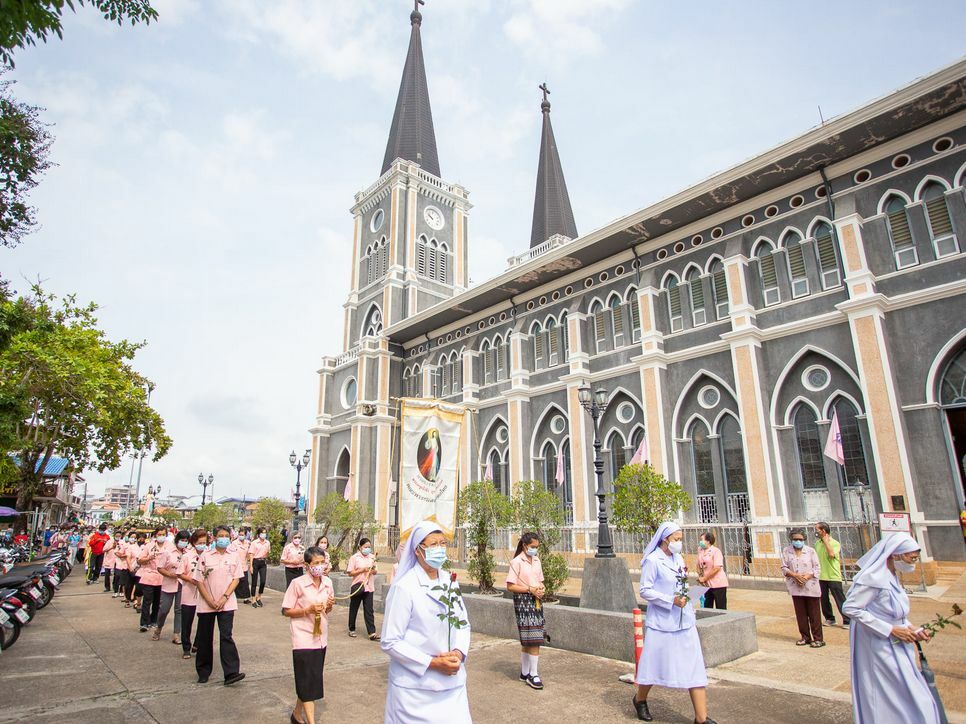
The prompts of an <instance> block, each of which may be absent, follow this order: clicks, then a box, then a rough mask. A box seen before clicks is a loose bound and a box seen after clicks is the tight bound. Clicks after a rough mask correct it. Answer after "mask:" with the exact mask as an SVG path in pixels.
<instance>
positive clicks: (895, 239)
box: [885, 194, 919, 269]
mask: <svg viewBox="0 0 966 724" xmlns="http://www.w3.org/2000/svg"><path fill="white" fill-rule="evenodd" d="M885 212H886V214H887V218H888V224H889V239H890V240H891V241H892V253H893V255H894V256H895V260H896V269H903V268H905V267H907V266H914V265H916V264H918V263H919V252H917V251H916V245H915V244H914V243H913V240H912V229H910V228H909V217H908V216H906V202H905V199H903V198H902V197H901V196H899V195H897V194H893V195H892V196H890V197H889V198H888V199H887V200H886V203H885Z"/></svg>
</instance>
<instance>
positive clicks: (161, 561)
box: [158, 546, 184, 597]
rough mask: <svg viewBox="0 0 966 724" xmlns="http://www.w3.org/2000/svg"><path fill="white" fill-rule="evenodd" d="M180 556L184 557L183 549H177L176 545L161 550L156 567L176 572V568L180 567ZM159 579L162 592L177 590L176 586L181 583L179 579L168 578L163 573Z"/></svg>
mask: <svg viewBox="0 0 966 724" xmlns="http://www.w3.org/2000/svg"><path fill="white" fill-rule="evenodd" d="M182 558H184V551H181V550H179V549H178V547H177V546H175V547H174V548H167V549H165V550H164V551H162V552H161V555H160V556H158V568H166V569H167V570H168V571H170V572H172V573H176V572H177V571H178V569H179V568H181V559H182ZM161 579H162V580H161V592H162V593H177V592H178V586H180V585H181V579H179V578H168V577H167V576H165V575H162V576H161ZM182 597H183V596H182Z"/></svg>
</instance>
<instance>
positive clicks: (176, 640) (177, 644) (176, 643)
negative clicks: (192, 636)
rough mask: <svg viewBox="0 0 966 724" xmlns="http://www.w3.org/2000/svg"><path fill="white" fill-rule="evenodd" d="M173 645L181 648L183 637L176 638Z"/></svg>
mask: <svg viewBox="0 0 966 724" xmlns="http://www.w3.org/2000/svg"><path fill="white" fill-rule="evenodd" d="M171 643H173V644H174V645H175V646H180V645H181V637H180V636H175V637H174V638H173V639H171Z"/></svg>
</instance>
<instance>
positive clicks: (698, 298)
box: [685, 267, 708, 327]
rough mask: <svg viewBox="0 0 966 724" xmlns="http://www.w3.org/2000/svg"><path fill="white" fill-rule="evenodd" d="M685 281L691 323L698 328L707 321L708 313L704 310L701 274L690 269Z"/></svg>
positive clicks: (696, 270)
mask: <svg viewBox="0 0 966 724" xmlns="http://www.w3.org/2000/svg"><path fill="white" fill-rule="evenodd" d="M685 281H686V282H687V283H688V292H689V294H690V297H691V321H692V323H693V324H694V326H695V327H700V326H701V325H702V324H704V323H705V322H707V321H708V312H707V310H706V309H705V308H704V304H705V302H704V280H703V279H702V278H701V272H700V271H699V270H698V269H695V268H693V267H692V268H691V269H690V270H689V271H688V273H687V276H686V277H685Z"/></svg>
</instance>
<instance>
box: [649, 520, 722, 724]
mask: <svg viewBox="0 0 966 724" xmlns="http://www.w3.org/2000/svg"><path fill="white" fill-rule="evenodd" d="M683 537H684V534H683V533H682V532H681V528H680V526H678V525H677V524H676V523H670V522H668V523H662V524H661V527H660V528H658V529H657V532H656V533H655V534H654V537H653V538H651V542H650V543H648V545H647V548H645V549H644V557H643V558H642V559H641V598H643V599H644V600H645V601H647V613H646V615H645V617H644V625H645V626H646V627H647V632H646V633H645V637H644V653H643V654H642V655H641V660H640V662H639V663H638V665H637V675H636V676H635V677H634V681H635V683H636V684H637V694H635V696H634V709H635V710H636V711H637V718H638V719H640V720H641V721H653V719H654V717H652V716H651V712H650V710H649V709H648V706H647V695H648V694H649V693H650V691H651V687H652V686H655V685H657V686H667V687H670V688H672V689H687V690H688V693H689V694H690V695H691V704H692V705H693V706H694V721H695V722H696V724H715V721H714V720H713V719H711V718H710V717H709V716H708V699H707V695H706V688H707V686H708V673H707V671H706V670H705V668H704V655H703V654H702V653H701V641H700V639H699V638H698V629H697V627H696V624H695V615H694V607H693V606H692V605H691V601H690V600H689V598H688V597H687V596H682V595H680V592H679V579H680V578H681V577H687V568H686V567H685V564H684V558H683V557H682V556H681V551H682V549H683V546H684V544H683V541H682V539H683Z"/></svg>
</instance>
